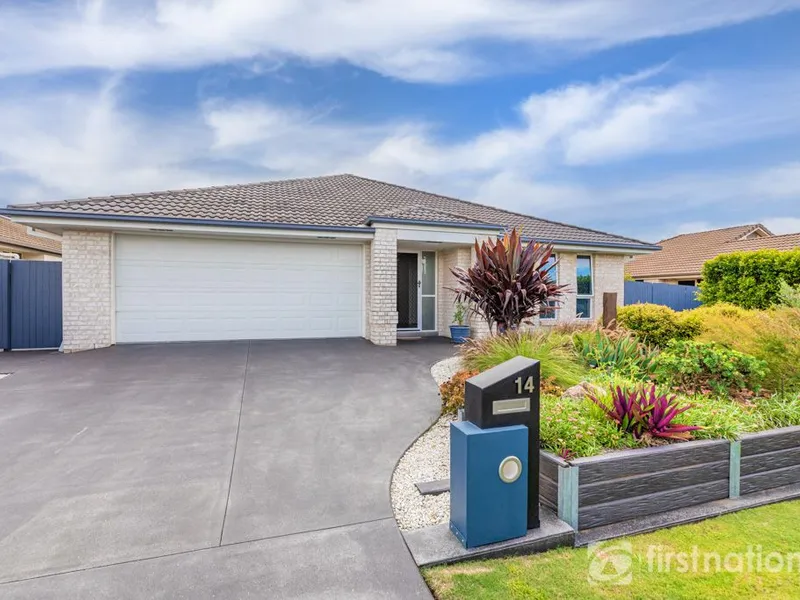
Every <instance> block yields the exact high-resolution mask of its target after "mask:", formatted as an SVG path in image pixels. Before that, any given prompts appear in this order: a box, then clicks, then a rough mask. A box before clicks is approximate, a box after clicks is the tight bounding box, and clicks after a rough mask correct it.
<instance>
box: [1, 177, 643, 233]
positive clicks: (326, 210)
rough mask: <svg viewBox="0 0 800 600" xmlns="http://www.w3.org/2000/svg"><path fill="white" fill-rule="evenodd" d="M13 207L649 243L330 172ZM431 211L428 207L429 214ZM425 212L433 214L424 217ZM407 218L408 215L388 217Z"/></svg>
mask: <svg viewBox="0 0 800 600" xmlns="http://www.w3.org/2000/svg"><path fill="white" fill-rule="evenodd" d="M9 208H12V209H24V210H26V211H37V212H58V213H62V214H64V213H68V214H70V215H76V216H77V215H108V216H119V215H127V216H136V217H171V218H183V219H195V220H196V219H200V220H214V221H232V222H239V221H241V222H254V223H280V224H292V225H323V226H334V227H336V226H341V227H362V226H365V223H366V221H367V219H368V218H369V217H370V216H378V215H386V214H389V213H394V214H397V215H412V216H415V220H436V221H442V220H443V219H442V218H440V217H439V216H438V215H446V216H448V218H447V219H444V220H446V221H450V222H458V223H465V222H476V223H488V224H492V225H498V226H500V227H517V228H518V229H519V230H521V231H522V233H523V235H525V236H528V237H531V238H534V239H537V240H542V241H549V240H556V241H564V242H574V243H589V244H595V245H602V244H609V245H613V246H632V247H642V246H646V247H649V246H650V245H649V244H646V243H645V242H641V241H639V240H635V239H631V238H626V237H622V236H618V235H613V234H610V233H605V232H602V231H595V230H592V229H585V228H581V227H575V226H572V225H566V224H564V223H558V222H555V221H548V220H545V219H539V218H536V217H531V216H527V215H523V214H519V213H514V212H509V211H505V210H502V209H499V208H493V207H491V206H485V205H482V204H477V203H474V202H467V201H465V200H458V199H456V198H450V197H447V196H441V195H438V194H431V193H428V192H423V191H420V190H415V189H411V188H407V187H403V186H399V185H393V184H390V183H384V182H381V181H375V180H373V179H366V178H363V177H358V176H355V175H347V174H346V175H330V176H325V177H313V178H308V179H290V180H283V181H269V182H264V183H251V184H243V185H227V186H219V187H210V188H201V189H190V190H172V191H165V192H153V193H149V194H131V195H127V196H108V197H105V198H86V199H82V200H65V201H61V202H42V203H37V204H29V205H16V206H12V207H9ZM431 211H435V213H434V212H431ZM432 216H436V218H434V219H431V217H432ZM395 218H398V219H399V218H407V217H395Z"/></svg>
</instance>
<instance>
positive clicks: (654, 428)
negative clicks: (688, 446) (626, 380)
mask: <svg viewBox="0 0 800 600" xmlns="http://www.w3.org/2000/svg"><path fill="white" fill-rule="evenodd" d="M589 398H590V399H591V401H592V402H594V403H595V404H596V405H597V406H599V407H600V408H601V409H602V410H603V412H604V413H605V415H606V416H607V417H608V418H609V419H611V420H612V421H614V422H615V423H616V424H617V427H619V429H620V431H625V432H627V433H630V434H631V435H633V437H635V438H636V439H639V440H645V441H646V440H647V439H651V438H660V439H665V440H675V441H679V440H690V439H692V433H691V432H692V431H697V430H698V429H702V427H700V426H697V425H680V424H678V423H675V422H674V421H675V418H676V417H678V416H679V415H681V414H683V413H685V412H686V411H687V410H689V409H691V408H692V405H691V404H686V405H683V406H681V405H680V403H679V401H678V398H677V396H669V395H667V394H659V393H658V392H657V391H656V386H655V385H651V386H649V387H648V388H644V387H636V388H633V389H630V390H624V389H622V388H621V387H620V386H617V387H616V388H613V387H612V388H611V395H610V405H609V403H608V402H607V401H605V400H603V399H602V398H599V397H598V396H596V395H594V394H589Z"/></svg>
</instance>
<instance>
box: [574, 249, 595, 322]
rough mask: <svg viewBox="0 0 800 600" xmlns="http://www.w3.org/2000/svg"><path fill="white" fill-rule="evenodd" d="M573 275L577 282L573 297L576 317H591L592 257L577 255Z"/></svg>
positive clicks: (592, 290) (592, 292) (592, 291)
mask: <svg viewBox="0 0 800 600" xmlns="http://www.w3.org/2000/svg"><path fill="white" fill-rule="evenodd" d="M575 271H576V272H575V276H576V279H577V282H578V286H577V287H578V294H577V298H576V299H575V316H576V317H577V318H578V319H591V318H592V295H593V294H594V282H593V281H592V257H591V256H580V255H579V256H578V260H577V267H576V270H575Z"/></svg>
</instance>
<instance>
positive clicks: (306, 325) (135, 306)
mask: <svg viewBox="0 0 800 600" xmlns="http://www.w3.org/2000/svg"><path fill="white" fill-rule="evenodd" d="M115 268H116V271H115V273H114V277H115V287H116V312H117V315H116V319H117V342H118V343H125V342H179V341H203V340H242V339H291V338H326V337H356V336H360V335H362V323H363V316H362V315H363V312H362V295H363V293H362V292H363V289H364V286H363V284H362V275H363V267H362V248H361V246H358V245H346V244H315V243H291V242H250V241H246V242H242V241H221V240H211V239H199V238H180V237H159V236H116V255H115Z"/></svg>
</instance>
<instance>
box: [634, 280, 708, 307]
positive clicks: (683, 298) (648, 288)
mask: <svg viewBox="0 0 800 600" xmlns="http://www.w3.org/2000/svg"><path fill="white" fill-rule="evenodd" d="M699 291H700V288H698V287H695V286H691V285H672V284H669V283H647V282H644V281H626V282H625V306H630V305H631V304H661V305H663V306H669V307H670V308H671V309H673V310H690V309H692V308H697V307H698V306H700V301H699V300H698V299H697V292H699Z"/></svg>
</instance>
